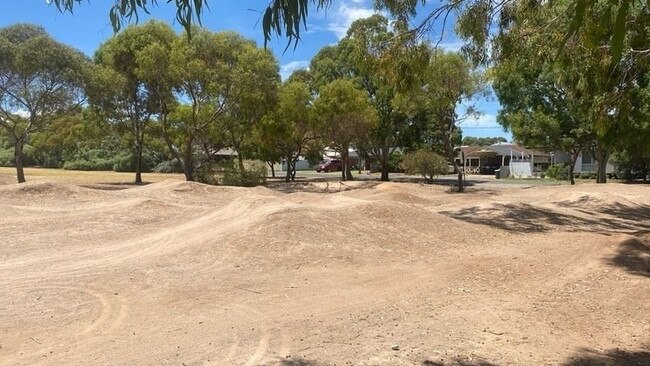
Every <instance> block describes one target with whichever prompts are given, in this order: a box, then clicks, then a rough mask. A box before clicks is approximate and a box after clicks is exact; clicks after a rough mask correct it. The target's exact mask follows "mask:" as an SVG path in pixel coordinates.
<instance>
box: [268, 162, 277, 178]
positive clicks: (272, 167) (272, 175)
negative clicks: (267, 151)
mask: <svg viewBox="0 0 650 366" xmlns="http://www.w3.org/2000/svg"><path fill="white" fill-rule="evenodd" d="M267 164H269V166H270V167H271V178H275V167H274V166H273V162H272V161H269V162H267Z"/></svg>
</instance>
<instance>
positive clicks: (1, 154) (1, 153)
mask: <svg viewBox="0 0 650 366" xmlns="http://www.w3.org/2000/svg"><path fill="white" fill-rule="evenodd" d="M0 166H11V167H12V166H16V161H15V159H14V149H13V148H12V149H3V148H0Z"/></svg>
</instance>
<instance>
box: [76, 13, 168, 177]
mask: <svg viewBox="0 0 650 366" xmlns="http://www.w3.org/2000/svg"><path fill="white" fill-rule="evenodd" d="M175 38H176V34H175V33H174V31H173V30H172V29H171V27H170V26H169V25H167V24H165V23H162V22H156V21H149V22H147V23H145V24H143V25H141V26H129V27H127V28H126V29H125V30H124V31H122V32H120V33H118V34H117V35H116V36H115V37H113V38H111V39H109V40H108V41H106V42H105V43H103V44H102V45H101V46H100V48H99V50H98V51H97V53H96V54H95V61H96V63H97V65H98V67H96V69H95V70H94V73H93V75H94V80H93V83H92V84H91V87H90V88H88V95H89V98H90V102H91V104H92V105H93V107H94V108H95V110H97V111H98V112H100V113H101V115H102V116H103V117H104V119H105V120H106V121H107V122H108V123H107V127H108V128H110V129H111V130H112V131H113V132H114V133H115V134H117V135H119V136H121V138H122V139H123V140H124V141H129V142H131V144H132V146H133V151H134V154H135V159H136V163H135V173H136V176H135V181H136V183H141V182H142V178H141V174H140V173H141V171H142V169H143V168H144V167H143V160H142V154H143V152H144V151H145V138H146V136H147V134H148V132H149V129H150V127H151V126H150V125H151V124H152V120H153V118H152V117H153V116H163V115H165V114H166V113H167V112H168V110H169V104H170V103H172V97H171V93H172V84H171V82H170V80H169V62H170V61H169V53H170V50H171V47H172V43H173V41H174V40H175Z"/></svg>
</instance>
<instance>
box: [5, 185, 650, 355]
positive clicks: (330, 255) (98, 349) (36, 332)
mask: <svg viewBox="0 0 650 366" xmlns="http://www.w3.org/2000/svg"><path fill="white" fill-rule="evenodd" d="M620 192H621V187H617V186H615V187H613V188H612V187H602V186H595V185H594V186H580V187H579V188H573V187H564V186H557V187H532V188H530V189H525V190H523V189H516V190H513V189H510V190H507V189H501V190H497V191H480V190H476V191H471V190H470V192H468V193H466V194H451V193H450V192H449V190H448V189H447V188H446V187H440V186H429V185H418V184H394V183H377V182H354V183H343V184H338V183H336V184H333V183H327V182H317V183H308V184H298V183H297V184H295V185H289V186H288V188H287V189H285V190H282V189H280V188H277V187H276V188H274V189H270V188H266V187H258V188H235V187H213V186H207V185H203V184H198V183H191V182H181V181H164V182H161V183H154V184H150V185H146V186H137V187H133V188H127V189H121V190H115V191H102V190H94V189H89V188H81V187H77V186H72V185H65V184H54V183H28V184H26V185H20V186H19V185H8V186H5V187H0V199H1V201H2V202H1V204H0V211H1V212H2V214H1V216H2V217H3V220H0V241H1V245H0V309H3V311H0V324H2V325H3V328H2V332H3V333H2V335H3V336H2V338H0V343H1V344H0V365H17V364H40V365H59V364H96V365H103V364H115V365H129V364H142V365H159V364H186V365H209V364H217V365H293V364H295V365H298V364H304V365H332V364H347V363H349V364H355V365H419V366H421V365H437V364H440V365H444V364H460V363H463V364H472V363H477V364H478V363H481V364H531V365H533V364H563V363H569V364H570V360H572V359H580V360H586V361H585V362H587V363H588V362H589V360H595V361H598V360H600V359H596V358H593V355H592V354H591V353H588V352H587V351H585V350H590V351H589V352H592V351H593V353H594V354H595V353H598V354H606V353H607V354H609V353H608V352H609V350H612V349H620V350H621V352H628V353H634V352H637V351H638V350H639V349H640V348H642V347H644V345H646V344H650V332H649V331H648V330H649V329H650V323H649V322H648V318H647V314H648V312H650V307H649V306H650V305H649V304H650V286H648V281H649V280H650V272H649V269H650V251H649V249H648V248H649V243H650V234H649V233H650V227H648V226H650V218H649V216H647V215H650V213H649V212H648V208H649V207H650V206H649V205H650V194H649V193H648V191H647V190H645V191H644V190H642V189H638V188H637V187H632V188H630V189H628V190H625V191H624V193H625V194H624V195H623V194H620ZM7 202H8V203H7ZM612 357H613V356H612Z"/></svg>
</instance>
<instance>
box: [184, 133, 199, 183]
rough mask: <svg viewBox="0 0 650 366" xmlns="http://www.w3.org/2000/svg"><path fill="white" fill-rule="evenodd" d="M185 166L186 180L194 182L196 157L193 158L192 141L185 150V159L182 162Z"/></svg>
mask: <svg viewBox="0 0 650 366" xmlns="http://www.w3.org/2000/svg"><path fill="white" fill-rule="evenodd" d="M181 164H182V165H183V172H184V173H185V180H186V181H188V182H194V180H195V179H196V177H195V176H194V157H193V156H192V140H191V139H190V141H188V144H187V147H186V148H185V157H184V158H183V160H182V161H181Z"/></svg>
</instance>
